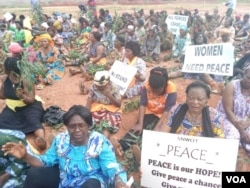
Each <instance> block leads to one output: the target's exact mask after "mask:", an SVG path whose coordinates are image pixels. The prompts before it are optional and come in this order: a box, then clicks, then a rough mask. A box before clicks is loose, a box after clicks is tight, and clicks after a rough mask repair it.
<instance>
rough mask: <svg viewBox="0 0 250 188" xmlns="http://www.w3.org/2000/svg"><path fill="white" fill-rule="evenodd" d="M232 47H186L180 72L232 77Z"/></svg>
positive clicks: (226, 45) (216, 45)
mask: <svg viewBox="0 0 250 188" xmlns="http://www.w3.org/2000/svg"><path fill="white" fill-rule="evenodd" d="M233 66H234V47H233V45H232V44H231V43H219V44H206V45H193V46H187V47H186V51H185V61H184V65H183V67H182V72H188V73H208V74H215V75H223V76H232V75H233Z"/></svg>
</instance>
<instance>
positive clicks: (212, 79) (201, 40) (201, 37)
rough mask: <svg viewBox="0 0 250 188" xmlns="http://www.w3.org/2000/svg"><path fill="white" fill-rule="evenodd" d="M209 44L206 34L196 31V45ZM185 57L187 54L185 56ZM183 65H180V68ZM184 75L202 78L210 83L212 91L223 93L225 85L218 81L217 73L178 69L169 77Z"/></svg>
mask: <svg viewBox="0 0 250 188" xmlns="http://www.w3.org/2000/svg"><path fill="white" fill-rule="evenodd" d="M203 44H207V38H206V36H205V34H203V33H196V35H195V36H194V45H203ZM184 59H185V56H184ZM181 67H182V65H181V66H180V68H181ZM182 76H183V77H184V78H186V79H200V80H201V81H203V82H204V83H206V84H207V85H209V87H210V89H211V91H212V93H216V94H221V93H222V91H223V85H220V84H219V83H217V82H216V78H217V77H218V76H216V75H210V74H207V73H188V72H182V70H181V69H178V70H176V71H173V72H170V73H169V78H171V79H173V78H178V77H182Z"/></svg>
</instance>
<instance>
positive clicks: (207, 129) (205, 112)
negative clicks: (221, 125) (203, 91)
mask: <svg viewBox="0 0 250 188" xmlns="http://www.w3.org/2000/svg"><path fill="white" fill-rule="evenodd" d="M202 131H203V136H205V137H214V133H213V129H212V123H211V120H210V112H209V107H208V106H206V107H204V108H203V109H202Z"/></svg>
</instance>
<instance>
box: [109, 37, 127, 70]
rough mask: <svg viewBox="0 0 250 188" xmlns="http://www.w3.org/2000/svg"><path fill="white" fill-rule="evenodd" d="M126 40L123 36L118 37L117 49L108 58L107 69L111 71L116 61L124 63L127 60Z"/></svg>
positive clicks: (116, 40) (116, 41)
mask: <svg viewBox="0 0 250 188" xmlns="http://www.w3.org/2000/svg"><path fill="white" fill-rule="evenodd" d="M124 44H125V39H124V38H123V37H121V36H117V37H116V39H115V44H114V46H115V49H114V50H113V51H112V52H110V53H109V54H108V56H107V66H106V69H107V70H109V69H110V68H111V66H112V65H113V64H114V62H115V61H116V60H118V61H121V62H123V61H124V59H125V47H124Z"/></svg>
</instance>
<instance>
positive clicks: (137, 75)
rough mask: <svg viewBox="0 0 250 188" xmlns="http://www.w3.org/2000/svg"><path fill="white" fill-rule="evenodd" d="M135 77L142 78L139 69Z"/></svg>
mask: <svg viewBox="0 0 250 188" xmlns="http://www.w3.org/2000/svg"><path fill="white" fill-rule="evenodd" d="M135 78H136V79H137V80H140V78H141V74H140V73H139V71H137V72H136V74H135Z"/></svg>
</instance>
